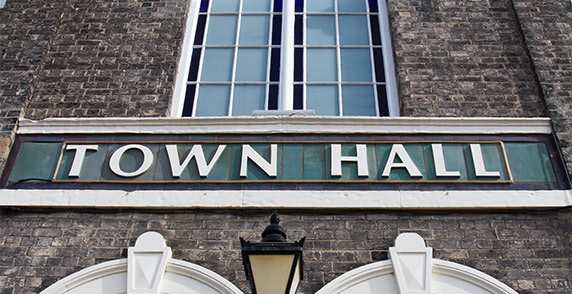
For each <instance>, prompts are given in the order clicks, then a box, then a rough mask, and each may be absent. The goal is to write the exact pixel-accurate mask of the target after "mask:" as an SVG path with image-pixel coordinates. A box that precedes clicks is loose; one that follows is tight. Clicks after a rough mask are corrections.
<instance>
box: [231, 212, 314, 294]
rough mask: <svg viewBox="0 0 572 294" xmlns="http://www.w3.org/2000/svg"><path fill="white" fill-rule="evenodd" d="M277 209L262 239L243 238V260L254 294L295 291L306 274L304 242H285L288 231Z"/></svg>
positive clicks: (284, 293) (286, 293)
mask: <svg viewBox="0 0 572 294" xmlns="http://www.w3.org/2000/svg"><path fill="white" fill-rule="evenodd" d="M279 223H280V218H279V217H278V213H277V212H276V211H274V213H273V214H272V216H271V217H270V225H269V226H268V227H266V229H265V230H264V232H263V233H262V242H260V243H251V242H249V241H245V240H244V239H243V238H240V243H241V246H242V263H243V264H244V271H245V272H246V278H247V279H248V280H250V287H251V289H252V293H253V294H293V293H295V292H296V289H297V288H298V284H299V282H300V280H302V276H303V269H302V268H303V258H302V246H303V245H304V239H305V238H302V239H301V240H300V241H298V242H294V243H289V242H286V232H285V231H284V229H283V228H282V227H281V226H280V225H279Z"/></svg>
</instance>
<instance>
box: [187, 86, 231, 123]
mask: <svg viewBox="0 0 572 294" xmlns="http://www.w3.org/2000/svg"><path fill="white" fill-rule="evenodd" d="M197 100H198V101H197V109H196V111H195V116H226V115H227V114H228V101H229V100H230V86H226V85H201V86H200V87H199V97H198V99H197Z"/></svg>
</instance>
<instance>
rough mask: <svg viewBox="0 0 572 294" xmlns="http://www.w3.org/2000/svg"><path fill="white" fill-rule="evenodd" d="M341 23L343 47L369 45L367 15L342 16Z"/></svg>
mask: <svg viewBox="0 0 572 294" xmlns="http://www.w3.org/2000/svg"><path fill="white" fill-rule="evenodd" d="M339 22H340V44H341V45H369V34H368V29H367V26H368V25H367V17H366V16H365V15H340V16H339Z"/></svg>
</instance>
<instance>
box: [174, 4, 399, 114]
mask: <svg viewBox="0 0 572 294" xmlns="http://www.w3.org/2000/svg"><path fill="white" fill-rule="evenodd" d="M376 1H377V4H378V10H379V12H378V21H379V26H380V27H379V31H380V38H381V42H382V47H381V51H382V56H383V66H384V74H385V90H386V96H387V108H388V112H389V117H398V116H399V101H398V93H397V82H396V77H395V66H394V61H393V47H392V44H391V36H390V31H389V18H388V13H387V5H386V0H376ZM200 4H201V1H200V0H194V1H191V3H190V7H189V11H188V13H187V21H186V27H185V33H184V37H183V45H182V47H181V48H182V49H181V50H182V51H181V53H180V58H179V64H178V70H177V73H176V77H175V88H174V91H173V100H172V106H171V114H170V116H171V117H182V114H183V107H184V103H185V93H186V88H187V78H188V75H189V68H190V63H191V57H192V51H193V42H194V39H195V33H196V27H197V22H198V15H199V10H200ZM283 5H284V8H283V20H282V24H283V25H282V42H281V44H282V45H281V54H282V55H281V56H280V60H281V70H280V81H279V90H278V91H279V94H278V110H279V111H290V110H293V108H294V101H293V100H294V98H293V96H294V95H293V94H294V93H293V88H294V86H293V85H294V77H293V75H294V74H293V72H294V64H293V63H294V61H293V59H294V40H293V39H294V28H293V23H294V17H295V15H294V7H293V6H294V1H284V2H283ZM287 5H290V6H291V7H290V8H288V7H287ZM288 10H291V13H288V12H287V11H288ZM287 18H291V19H287ZM288 23H290V24H292V25H290V26H288V25H287V24H288ZM284 44H291V46H284ZM305 46H306V45H305ZM270 47H271V46H270ZM370 48H371V46H370ZM199 71H200V69H199ZM372 71H374V70H373V69H372ZM285 84H289V85H291V86H288V87H284V86H283V85H285ZM373 84H374V85H375V81H374V82H373ZM265 99H266V101H267V99H268V98H267V97H266V98H265ZM195 103H197V102H196V101H195ZM376 103H377V102H376ZM266 104H267V103H266ZM304 106H305V101H304ZM230 107H232V105H230ZM226 116H229V115H226ZM226 116H224V117H226ZM231 116H232V115H231ZM191 117H195V116H191ZM213 117H217V116H213ZM219 117H223V116H219ZM335 117H343V114H342V113H341V111H340V114H339V115H337V116H335ZM378 117H379V116H378Z"/></svg>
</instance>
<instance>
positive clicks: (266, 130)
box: [18, 116, 552, 135]
mask: <svg viewBox="0 0 572 294" xmlns="http://www.w3.org/2000/svg"><path fill="white" fill-rule="evenodd" d="M551 132H552V128H551V126H550V119H549V118H482V117H481V118H468V117H463V118H460V117H459V118H449V117H447V118H443V117H379V118H371V117H331V116H248V117H216V118H208V117H207V118H51V119H45V120H42V121H32V120H28V119H21V120H20V121H19V128H18V134H22V135H24V134H459V135H469V134H490V135H493V134H550V133H551Z"/></svg>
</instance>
